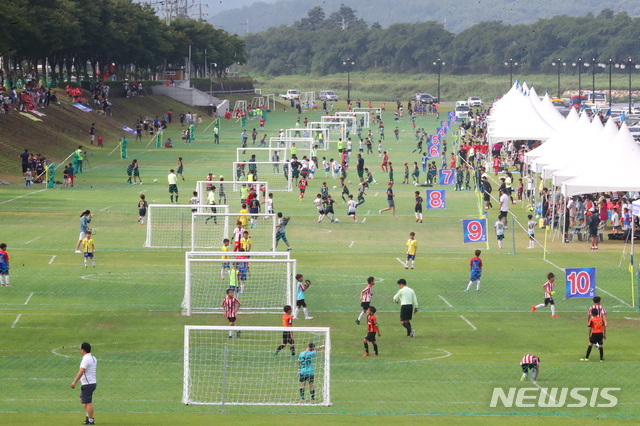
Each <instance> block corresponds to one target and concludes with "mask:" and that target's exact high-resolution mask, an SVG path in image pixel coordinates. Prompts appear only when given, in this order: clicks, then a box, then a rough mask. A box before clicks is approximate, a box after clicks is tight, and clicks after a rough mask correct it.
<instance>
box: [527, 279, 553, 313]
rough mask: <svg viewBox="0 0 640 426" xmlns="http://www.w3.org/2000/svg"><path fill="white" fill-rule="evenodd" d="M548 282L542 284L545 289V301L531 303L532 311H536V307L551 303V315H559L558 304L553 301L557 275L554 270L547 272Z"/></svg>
mask: <svg viewBox="0 0 640 426" xmlns="http://www.w3.org/2000/svg"><path fill="white" fill-rule="evenodd" d="M547 280H548V281H547V282H546V283H544V284H543V285H542V288H543V289H544V303H541V304H539V305H531V312H535V311H536V309H539V308H544V307H546V306H547V305H549V304H551V316H552V317H557V315H556V305H555V303H554V302H553V295H554V294H555V293H556V292H555V291H554V290H553V288H554V287H555V280H556V276H555V275H553V272H549V273H548V274H547Z"/></svg>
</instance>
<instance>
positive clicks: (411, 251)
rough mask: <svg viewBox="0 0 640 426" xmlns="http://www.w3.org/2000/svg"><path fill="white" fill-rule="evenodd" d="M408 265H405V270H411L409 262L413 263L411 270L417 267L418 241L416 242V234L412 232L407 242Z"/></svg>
mask: <svg viewBox="0 0 640 426" xmlns="http://www.w3.org/2000/svg"><path fill="white" fill-rule="evenodd" d="M406 245H407V263H405V265H404V269H409V261H411V269H413V268H414V267H415V266H416V252H417V251H418V241H417V240H416V233H415V232H411V233H410V234H409V239H408V240H407V244H406Z"/></svg>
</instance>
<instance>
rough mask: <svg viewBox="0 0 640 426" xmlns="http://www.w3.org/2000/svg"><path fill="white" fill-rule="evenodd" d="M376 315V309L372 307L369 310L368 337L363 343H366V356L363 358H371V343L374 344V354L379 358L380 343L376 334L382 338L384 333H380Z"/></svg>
mask: <svg viewBox="0 0 640 426" xmlns="http://www.w3.org/2000/svg"><path fill="white" fill-rule="evenodd" d="M375 313H376V308H375V307H373V306H370V307H369V308H368V309H367V335H366V336H365V338H364V340H363V341H362V343H364V355H362V356H363V357H366V356H371V354H370V353H369V342H371V343H373V352H374V353H375V355H376V356H378V343H377V342H376V333H377V334H378V337H381V336H382V333H380V328H379V327H378V320H377V319H376V315H375Z"/></svg>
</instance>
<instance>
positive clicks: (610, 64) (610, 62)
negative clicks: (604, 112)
mask: <svg viewBox="0 0 640 426" xmlns="http://www.w3.org/2000/svg"><path fill="white" fill-rule="evenodd" d="M612 65H613V59H611V58H609V111H611V102H613V99H611V66H612Z"/></svg>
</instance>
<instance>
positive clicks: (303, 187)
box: [298, 177, 307, 201]
mask: <svg viewBox="0 0 640 426" xmlns="http://www.w3.org/2000/svg"><path fill="white" fill-rule="evenodd" d="M298 188H300V201H302V199H303V198H304V192H305V191H306V190H307V179H306V178H304V177H303V178H302V179H300V181H299V182H298Z"/></svg>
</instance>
